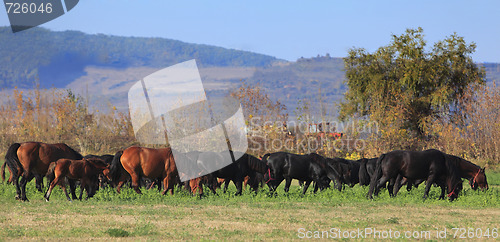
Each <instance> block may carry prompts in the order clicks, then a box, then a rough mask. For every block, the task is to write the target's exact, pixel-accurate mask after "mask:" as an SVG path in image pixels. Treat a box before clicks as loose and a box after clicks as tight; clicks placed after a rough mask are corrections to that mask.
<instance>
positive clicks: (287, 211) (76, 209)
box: [0, 173, 500, 240]
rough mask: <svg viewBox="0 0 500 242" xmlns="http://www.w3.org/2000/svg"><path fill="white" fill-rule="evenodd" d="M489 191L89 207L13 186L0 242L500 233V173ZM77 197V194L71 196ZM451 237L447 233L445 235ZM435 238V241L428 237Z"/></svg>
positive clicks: (137, 200)
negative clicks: (446, 196) (20, 193)
mask: <svg viewBox="0 0 500 242" xmlns="http://www.w3.org/2000/svg"><path fill="white" fill-rule="evenodd" d="M487 177H488V182H489V184H490V189H489V190H488V191H486V192H481V191H473V190H471V189H470V187H469V185H468V184H467V183H464V188H465V189H464V191H463V192H462V193H461V194H460V196H459V198H458V199H457V200H456V201H454V202H449V201H448V200H438V199H437V198H438V196H439V194H440V189H439V188H435V187H432V189H431V192H430V196H429V198H428V199H427V200H423V199H422V195H423V189H424V186H422V185H421V186H419V188H418V189H414V190H412V191H410V192H407V191H406V189H404V188H403V189H401V191H400V193H399V194H398V196H397V197H396V198H391V197H389V195H388V193H387V191H386V190H382V191H381V193H380V195H379V196H378V197H376V198H375V199H374V200H368V199H366V197H365V196H366V193H367V192H368V188H367V187H359V186H357V185H356V186H354V187H353V188H350V187H346V188H345V190H343V191H342V192H338V191H336V190H333V189H327V190H325V191H322V192H318V193H316V194H314V193H312V189H311V191H308V193H307V194H306V195H302V194H301V190H300V188H299V187H298V186H297V185H295V184H294V185H292V187H291V189H290V192H289V193H288V194H285V193H284V192H283V184H282V185H281V186H280V187H279V188H278V194H277V195H276V196H273V195H271V194H269V193H268V192H266V191H267V188H265V189H264V190H263V191H261V192H259V193H257V194H255V193H253V192H250V191H248V190H245V191H244V192H243V195H242V196H234V193H235V191H236V189H235V187H234V186H230V188H229V191H228V193H225V194H224V193H222V192H221V191H220V190H219V191H218V193H217V194H216V195H213V194H211V193H206V194H205V195H204V196H203V197H202V198H201V199H200V198H198V197H194V196H191V195H190V194H189V193H188V192H186V191H183V190H180V189H177V190H176V191H175V194H174V195H173V196H171V195H166V196H162V195H161V194H160V193H159V192H158V191H157V190H145V189H142V192H143V194H142V195H138V194H136V193H135V191H133V190H132V189H130V188H125V189H123V190H122V193H120V194H118V193H116V191H115V190H113V189H102V190H100V191H98V192H97V194H96V195H95V197H93V198H91V199H89V200H88V201H73V202H71V203H70V202H68V201H66V198H65V195H64V193H63V192H62V190H61V189H60V188H59V187H56V188H55V189H54V191H53V193H52V195H51V200H50V202H45V201H44V199H43V194H42V193H40V192H38V191H37V190H36V189H35V184H34V182H30V183H29V184H28V186H27V196H28V198H29V199H30V202H20V201H17V200H15V199H14V196H15V188H14V186H13V185H7V184H5V183H2V184H0V204H2V205H0V240H2V238H3V239H6V240H11V239H26V238H35V239H47V238H55V239H63V238H64V239H68V238H75V239H113V238H115V239H116V238H135V239H141V240H142V239H154V240H163V239H209V240H214V239H221V238H225V239H231V240H233V239H237V240H243V239H247V240H248V239H252V240H263V239H287V240H290V239H297V238H298V237H297V229H299V228H305V229H307V230H329V229H330V228H340V229H344V230H345V229H356V228H370V227H373V228H377V229H392V230H400V231H406V230H412V231H413V230H418V231H422V230H426V231H429V230H430V231H435V230H443V229H445V228H448V230H450V229H452V228H455V227H466V228H467V227H474V228H478V227H480V228H482V229H486V228H490V229H491V228H498V227H499V226H500V224H499V220H498V218H499V217H500V173H487ZM77 193H78V191H77ZM449 233H451V232H450V231H449ZM434 239H435V238H434Z"/></svg>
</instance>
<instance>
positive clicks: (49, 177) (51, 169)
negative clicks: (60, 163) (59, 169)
mask: <svg viewBox="0 0 500 242" xmlns="http://www.w3.org/2000/svg"><path fill="white" fill-rule="evenodd" d="M56 165H57V161H55V162H51V163H50V165H49V169H48V170H47V173H46V174H45V177H47V180H48V181H49V184H50V183H51V182H52V181H53V180H54V179H55V178H56V176H55V174H54V171H55V170H56Z"/></svg>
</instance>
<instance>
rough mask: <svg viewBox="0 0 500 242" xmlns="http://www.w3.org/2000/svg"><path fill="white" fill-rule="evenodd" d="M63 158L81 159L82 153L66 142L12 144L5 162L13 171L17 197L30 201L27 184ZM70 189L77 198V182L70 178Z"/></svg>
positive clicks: (74, 197)
mask: <svg viewBox="0 0 500 242" xmlns="http://www.w3.org/2000/svg"><path fill="white" fill-rule="evenodd" d="M61 158H67V159H74V160H81V159H82V158H83V157H82V155H81V154H80V153H78V152H77V151H75V150H74V149H72V148H71V147H69V146H68V145H66V144H63V143H58V144H47V143H41V142H25V143H14V144H12V145H11V146H10V147H9V149H8V151H7V153H6V154H5V162H6V163H7V165H8V166H9V169H10V170H12V171H18V172H13V173H12V174H13V175H14V176H13V182H14V184H15V185H16V193H17V195H16V199H21V200H22V201H28V198H27V197H26V184H27V183H28V182H29V181H31V180H32V179H33V177H35V176H37V175H40V176H44V175H45V174H46V173H47V170H48V168H49V165H50V163H52V162H55V161H57V160H59V159H61ZM19 177H21V182H20V183H19ZM69 184H70V189H71V195H72V197H73V199H76V194H75V183H74V181H72V180H70V181H69Z"/></svg>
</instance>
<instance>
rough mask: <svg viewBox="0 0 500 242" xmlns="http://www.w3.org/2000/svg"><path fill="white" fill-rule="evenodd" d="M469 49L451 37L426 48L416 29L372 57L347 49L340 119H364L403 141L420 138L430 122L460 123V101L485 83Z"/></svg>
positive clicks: (410, 30) (463, 43)
mask: <svg viewBox="0 0 500 242" xmlns="http://www.w3.org/2000/svg"><path fill="white" fill-rule="evenodd" d="M475 48H476V45H475V44H474V43H470V44H469V43H466V42H465V40H464V38H463V37H460V36H458V35H457V34H456V33H454V34H453V35H451V36H449V37H447V38H445V39H444V40H442V41H439V42H437V43H435V44H434V46H433V48H432V49H431V50H429V49H428V48H427V45H426V41H425V40H424V33H423V30H422V28H418V29H407V30H406V32H405V33H404V34H402V35H399V36H398V35H393V36H392V42H391V43H390V44H389V45H387V46H383V47H380V48H379V49H377V50H376V51H375V52H374V53H368V52H367V51H366V50H365V49H363V48H353V49H351V50H349V54H348V56H347V57H346V58H344V65H345V70H346V84H347V86H348V91H347V93H346V95H345V101H344V102H343V103H341V111H340V118H341V119H348V118H350V117H353V116H357V117H365V118H369V119H371V120H373V121H377V122H379V124H380V127H381V128H382V129H386V130H389V129H392V130H393V131H394V132H396V133H399V134H405V135H406V136H407V138H408V137H414V138H415V137H416V138H421V137H423V136H424V135H425V130H426V125H429V124H430V123H432V122H433V120H436V119H443V118H448V119H455V120H456V121H457V122H458V121H460V119H458V118H459V116H458V115H457V114H458V113H460V112H459V111H460V110H461V109H462V108H463V106H464V99H463V98H462V97H463V96H464V94H465V93H466V91H467V90H469V89H471V88H472V89H475V88H476V87H477V86H478V85H482V84H483V83H484V82H485V77H486V75H485V71H484V69H482V68H479V67H478V66H477V65H476V64H475V63H474V62H473V60H472V57H471V54H472V53H474V51H475ZM465 101H466V100H465ZM382 131H384V130H382Z"/></svg>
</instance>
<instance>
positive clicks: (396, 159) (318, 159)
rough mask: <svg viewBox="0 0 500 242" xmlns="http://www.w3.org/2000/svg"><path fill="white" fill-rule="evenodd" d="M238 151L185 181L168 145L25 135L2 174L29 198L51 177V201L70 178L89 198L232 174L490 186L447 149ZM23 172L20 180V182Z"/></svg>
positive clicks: (376, 186) (206, 182)
mask: <svg viewBox="0 0 500 242" xmlns="http://www.w3.org/2000/svg"><path fill="white" fill-rule="evenodd" d="M184 155H185V156H186V157H185V158H186V159H189V160H190V161H191V162H192V165H198V166H200V161H203V162H217V160H218V159H221V157H222V154H221V153H217V152H190V153H186V154H184ZM233 155H234V157H239V158H238V159H237V160H236V161H235V162H233V163H231V164H230V165H228V166H226V167H224V168H222V169H220V170H217V171H215V172H212V173H209V174H207V175H204V176H201V177H198V178H195V179H192V180H189V181H186V182H181V179H180V177H182V175H183V174H179V172H178V170H177V167H176V164H175V160H174V156H173V154H172V150H171V149H170V148H161V149H152V148H145V147H137V146H132V147H128V148H126V149H124V150H122V151H118V152H117V153H116V154H115V155H102V156H96V155H88V156H85V157H83V156H82V155H81V154H80V153H78V152H77V151H75V150H74V149H72V148H71V147H69V146H68V145H66V144H62V143H59V144H47V143H41V142H25V143H14V144H12V145H11V146H10V147H9V149H8V150H7V153H6V155H5V163H4V164H3V166H2V168H1V169H2V171H1V173H2V179H5V168H6V166H7V168H8V169H9V170H10V178H9V181H10V182H12V183H13V184H14V185H15V187H16V194H17V195H16V199H20V200H22V201H27V200H28V199H27V197H26V184H27V183H28V182H29V181H31V180H32V179H33V178H35V179H36V186H37V189H38V190H39V191H40V192H43V178H44V177H46V178H47V180H48V184H49V185H48V189H47V192H46V193H45V199H46V200H47V201H49V198H50V194H51V192H52V190H53V188H54V187H55V186H57V185H59V186H61V188H62V189H63V191H64V193H65V195H66V197H67V199H68V200H69V201H71V198H70V196H69V194H68V192H67V191H66V183H68V184H69V187H70V192H71V195H72V199H77V197H76V194H75V190H76V185H77V184H78V183H79V184H80V187H81V189H80V196H79V199H82V194H83V191H84V190H85V191H86V193H87V198H89V197H92V196H93V195H94V194H95V193H96V191H97V190H98V189H99V186H103V185H104V184H105V183H108V184H109V185H111V186H113V187H115V188H116V189H117V192H120V189H121V187H122V186H123V185H124V184H125V183H126V182H127V181H130V184H131V187H132V188H133V189H134V190H135V191H136V192H137V193H139V194H140V193H141V190H140V186H141V185H143V184H144V181H149V185H147V186H148V187H149V188H151V187H153V186H155V185H156V186H158V189H159V190H161V188H162V187H163V191H162V194H166V193H167V192H168V191H170V194H173V193H174V188H175V186H177V185H181V186H183V187H185V188H186V189H188V190H189V191H190V192H191V193H192V194H193V195H200V196H201V195H202V194H203V187H207V188H208V189H210V190H211V191H212V192H213V193H216V189H217V188H218V187H220V186H221V185H222V183H224V185H225V187H224V192H225V191H226V190H227V186H228V184H229V182H230V181H232V182H233V183H234V184H235V186H236V188H237V192H236V194H237V195H240V194H241V193H242V188H243V183H245V185H246V184H248V185H250V187H251V189H253V190H254V191H255V192H257V190H258V189H259V188H262V187H263V186H264V184H267V186H268V187H269V191H270V192H271V193H275V192H276V189H277V188H278V186H279V185H280V184H281V183H282V182H283V180H285V192H288V190H289V188H290V185H291V182H292V179H296V180H298V181H299V183H300V184H301V186H302V187H303V188H302V193H303V194H305V193H306V191H307V189H308V187H309V186H310V184H311V183H313V184H314V192H317V190H318V189H319V190H324V189H326V188H328V187H330V183H332V182H333V185H334V187H335V189H337V190H339V191H341V190H342V189H344V187H345V185H348V186H351V187H352V186H354V185H355V184H359V185H361V186H368V185H369V186H370V188H369V192H368V194H367V197H368V198H370V199H371V198H373V196H374V195H375V196H376V195H378V193H379V191H380V189H381V188H383V187H385V188H387V190H388V191H389V194H390V195H391V196H396V195H397V193H398V191H399V189H400V188H401V187H402V186H404V185H406V186H407V189H408V190H410V189H411V188H412V187H413V186H415V187H416V186H418V185H419V184H420V183H422V182H424V181H425V182H426V187H425V191H424V195H423V198H424V199H425V198H427V196H428V194H429V189H430V188H431V186H432V185H436V186H439V187H440V188H441V195H440V197H439V199H444V198H445V194H447V195H448V197H449V199H450V200H451V201H453V200H454V199H456V198H457V197H458V195H459V193H460V191H461V190H462V183H463V181H462V179H467V180H469V184H470V186H471V188H472V189H474V190H476V189H478V188H480V189H482V190H487V189H488V182H487V179H486V175H485V171H484V168H481V167H479V166H477V165H475V164H473V163H471V162H469V161H467V160H465V159H462V158H460V157H457V156H453V155H449V154H445V153H443V152H441V151H439V150H435V149H430V150H425V151H402V150H396V151H391V152H388V153H385V154H382V155H381V156H380V157H378V158H372V159H365V158H363V159H360V160H346V159H342V158H328V157H324V156H321V155H319V154H316V153H310V154H305V155H299V154H292V153H287V152H276V153H269V154H265V155H264V156H262V157H261V158H257V157H255V156H253V155H250V154H246V153H244V154H243V153H242V154H233ZM19 179H20V181H19Z"/></svg>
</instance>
